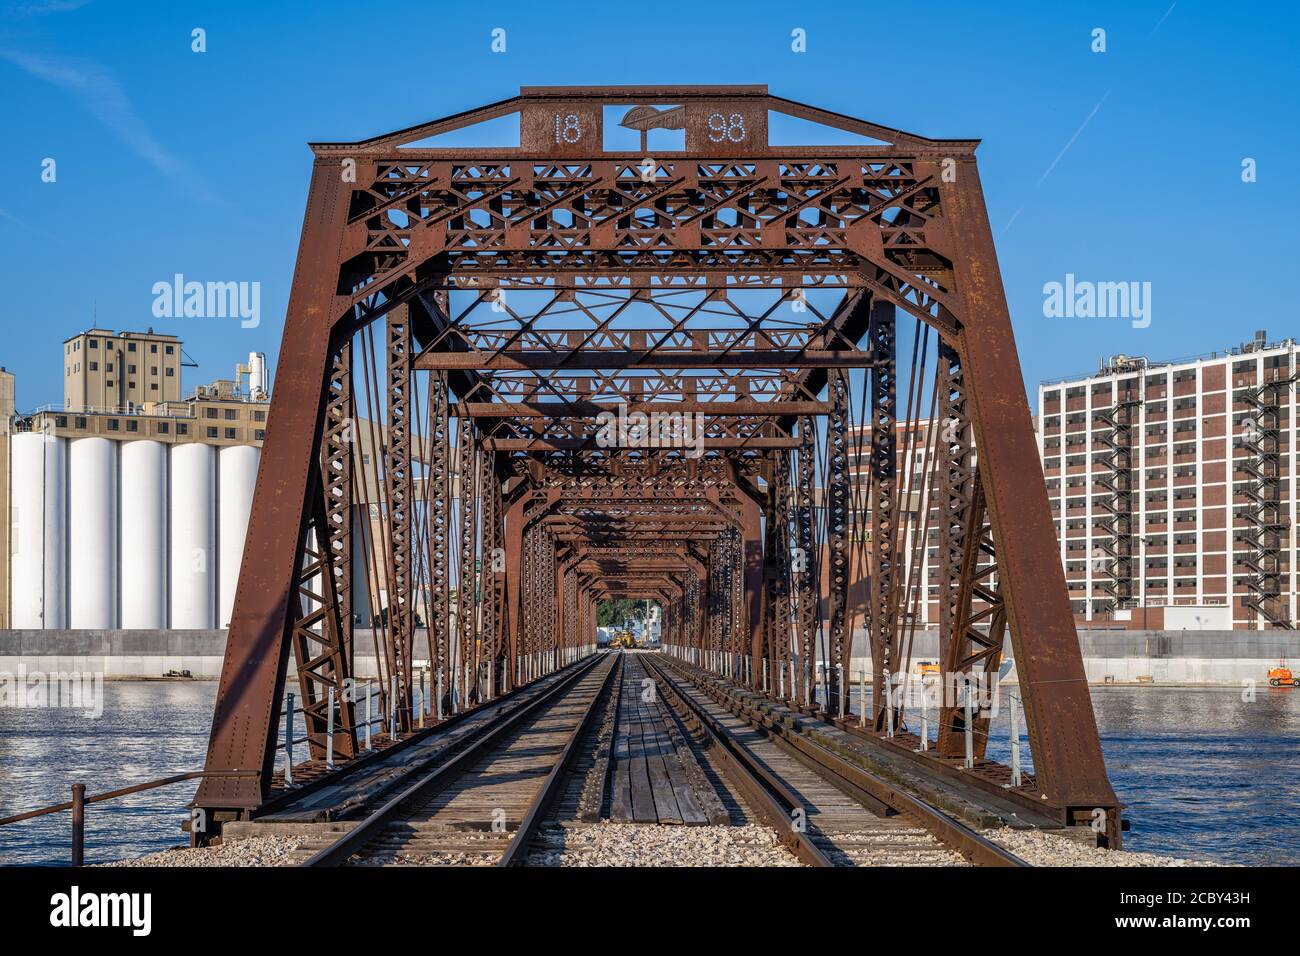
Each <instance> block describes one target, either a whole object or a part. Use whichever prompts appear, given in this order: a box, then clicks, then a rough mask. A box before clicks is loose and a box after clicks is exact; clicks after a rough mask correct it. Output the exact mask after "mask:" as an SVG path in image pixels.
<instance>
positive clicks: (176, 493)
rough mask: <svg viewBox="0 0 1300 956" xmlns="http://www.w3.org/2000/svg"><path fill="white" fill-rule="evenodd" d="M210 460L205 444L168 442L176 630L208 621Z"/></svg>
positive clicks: (212, 593) (211, 588)
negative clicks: (172, 443) (170, 444)
mask: <svg viewBox="0 0 1300 956" xmlns="http://www.w3.org/2000/svg"><path fill="white" fill-rule="evenodd" d="M213 462H214V455H213V448H212V446H211V445H202V444H199V443H198V442H188V443H186V444H181V445H173V446H172V447H171V507H170V511H169V514H170V521H171V556H170V557H171V575H170V577H171V622H170V626H171V627H173V628H176V629H178V630H187V629H205V628H211V627H213V626H214V624H213V618H214V615H213V608H214V604H215V597H216V587H215V584H216V569H215V568H214V567H213V560H214V557H215V556H214V555H213V546H214V544H215V541H214V537H215V536H214V533H213V525H214V523H215V514H214V512H215V510H216V509H215V490H216V489H215V487H214V474H213Z"/></svg>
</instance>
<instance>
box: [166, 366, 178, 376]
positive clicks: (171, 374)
mask: <svg viewBox="0 0 1300 956" xmlns="http://www.w3.org/2000/svg"><path fill="white" fill-rule="evenodd" d="M166 372H167V377H168V378H174V377H175V372H176V370H175V369H174V368H169V369H166Z"/></svg>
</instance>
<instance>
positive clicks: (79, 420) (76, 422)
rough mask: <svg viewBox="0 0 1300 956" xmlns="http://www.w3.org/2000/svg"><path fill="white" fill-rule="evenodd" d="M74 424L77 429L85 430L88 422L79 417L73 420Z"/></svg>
mask: <svg viewBox="0 0 1300 956" xmlns="http://www.w3.org/2000/svg"><path fill="white" fill-rule="evenodd" d="M72 422H73V425H74V426H75V427H76V428H85V427H86V420H85V419H84V418H82V417H81V416H80V415H78V416H77V417H76V418H74V419H73V420H72Z"/></svg>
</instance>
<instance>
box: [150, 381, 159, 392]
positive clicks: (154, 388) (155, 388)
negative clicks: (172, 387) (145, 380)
mask: <svg viewBox="0 0 1300 956" xmlns="http://www.w3.org/2000/svg"><path fill="white" fill-rule="evenodd" d="M149 391H151V392H156V391H158V383H157V382H150V383H149Z"/></svg>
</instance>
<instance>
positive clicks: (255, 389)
mask: <svg viewBox="0 0 1300 956" xmlns="http://www.w3.org/2000/svg"><path fill="white" fill-rule="evenodd" d="M268 391H269V389H268V388H267V381H266V356H265V355H264V354H263V353H261V352H249V353H248V395H249V398H251V399H253V401H255V402H260V401H262V400H263V399H265V398H266V394H267V392H268Z"/></svg>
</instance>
